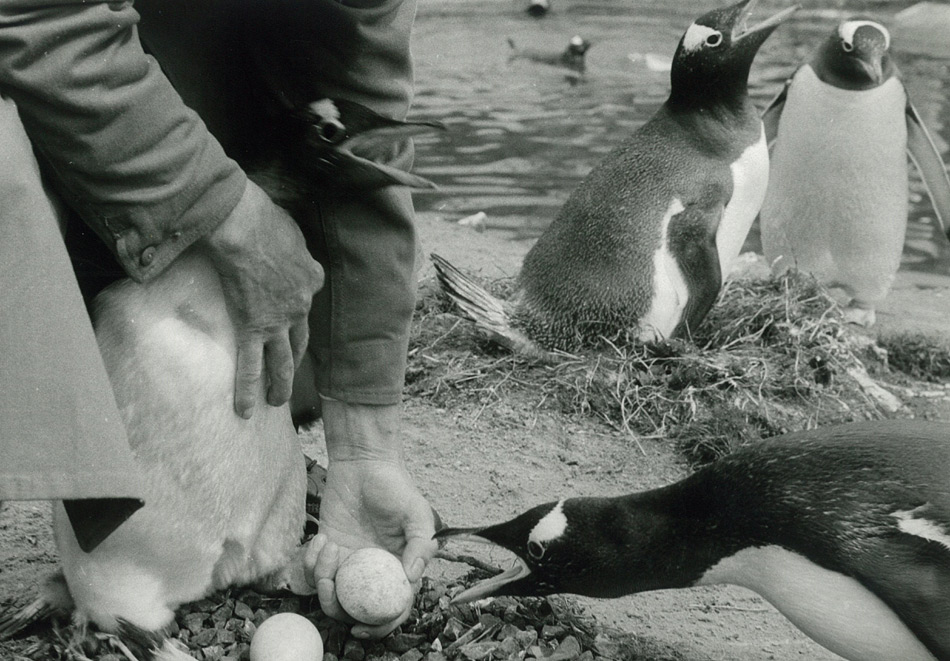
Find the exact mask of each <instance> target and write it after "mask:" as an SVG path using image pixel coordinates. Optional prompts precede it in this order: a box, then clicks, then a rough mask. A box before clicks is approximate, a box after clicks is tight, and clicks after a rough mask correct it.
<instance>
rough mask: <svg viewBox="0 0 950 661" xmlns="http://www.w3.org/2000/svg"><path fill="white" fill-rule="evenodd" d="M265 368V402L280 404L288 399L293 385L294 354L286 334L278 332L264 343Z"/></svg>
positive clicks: (272, 404)
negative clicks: (266, 385) (266, 383)
mask: <svg viewBox="0 0 950 661" xmlns="http://www.w3.org/2000/svg"><path fill="white" fill-rule="evenodd" d="M264 362H265V368H266V370H267V382H268V387H267V403H268V404H270V405H271V406H281V405H282V404H285V403H286V402H287V400H289V399H290V393H291V391H292V390H293V387H294V365H295V359H294V354H293V351H292V349H291V346H290V341H289V339H288V337H287V336H286V335H283V334H280V335H278V336H276V337H274V338H272V339H270V340H268V342H267V344H265V345H264Z"/></svg>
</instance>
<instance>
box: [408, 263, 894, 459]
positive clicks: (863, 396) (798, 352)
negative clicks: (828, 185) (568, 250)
mask: <svg viewBox="0 0 950 661" xmlns="http://www.w3.org/2000/svg"><path fill="white" fill-rule="evenodd" d="M482 284H484V286H486V288H488V289H489V290H490V291H491V292H492V293H493V294H495V295H497V296H499V297H500V298H505V296H506V295H507V294H509V293H510V292H511V290H512V289H513V282H512V281H511V280H502V281H494V282H484V283H482ZM409 357H410V362H409V368H408V371H407V385H408V390H409V393H410V394H411V395H412V396H416V397H428V398H430V399H431V400H432V401H434V402H435V403H437V404H439V405H443V406H447V407H448V406H458V405H461V404H464V403H467V402H471V401H473V400H475V401H477V402H478V405H479V406H480V410H481V409H484V408H486V407H490V406H492V405H493V404H494V403H497V402H500V401H501V400H506V399H507V400H517V401H521V402H524V403H526V404H527V405H528V406H533V407H538V408H549V409H554V410H558V411H560V412H562V413H567V414H570V415H587V416H593V417H595V418H597V419H599V420H601V421H603V422H604V423H606V424H608V425H610V426H611V427H612V428H614V429H616V430H618V431H621V432H627V433H632V434H633V435H635V437H667V438H669V439H671V440H672V441H674V442H675V443H676V444H677V446H678V447H679V449H680V450H681V451H682V452H683V454H684V455H685V456H686V458H687V459H688V460H689V461H690V462H691V463H693V464H695V465H698V464H703V463H706V462H709V461H712V460H714V459H716V458H718V457H720V456H723V455H724V454H727V453H729V452H730V451H732V450H733V449H735V448H736V447H737V446H738V445H741V444H744V443H747V442H749V441H752V440H757V439H760V438H764V437H768V436H772V435H775V434H779V433H784V432H787V431H794V430H799V429H804V428H810V427H814V426H818V425H825V424H831V423H836V422H844V421H850V420H859V419H875V418H881V417H887V416H892V415H895V414H897V413H898V411H900V410H901V403H900V402H899V401H896V398H894V397H893V395H891V394H890V393H889V392H887V391H886V390H884V389H883V388H881V387H880V386H879V385H878V384H877V383H876V382H875V381H874V380H873V379H872V378H871V377H870V376H868V370H867V367H866V365H868V366H870V367H871V369H872V371H875V372H877V373H882V372H886V370H887V365H886V352H885V351H882V350H881V349H880V348H878V347H877V346H876V345H875V344H874V343H873V342H871V341H869V340H868V339H867V338H865V337H863V336H861V335H860V334H858V333H855V332H852V331H851V330H849V329H848V327H847V325H846V322H845V321H844V320H843V318H842V314H841V310H840V308H839V306H838V305H837V303H836V302H835V300H834V299H833V298H832V296H831V295H830V294H829V293H828V291H827V290H826V289H825V288H824V287H822V286H821V285H820V284H819V283H818V282H817V281H816V280H815V279H814V278H812V277H811V276H808V275H805V274H801V273H795V272H792V273H789V274H787V275H785V276H781V277H776V278H772V279H735V280H731V281H729V282H727V284H726V286H725V287H724V288H723V290H722V292H721V293H720V296H719V299H718V301H717V303H716V305H715V306H714V307H713V309H712V310H711V312H710V313H709V315H708V316H707V318H706V319H705V321H704V322H703V324H702V326H701V327H700V328H699V329H698V331H697V332H696V333H695V336H694V337H693V338H691V339H690V340H670V341H661V342H654V343H642V342H637V341H635V340H632V339H630V338H623V337H620V338H617V337H615V338H600V339H599V340H598V341H597V342H595V343H593V344H592V345H591V346H589V347H586V348H584V349H583V350H582V351H579V352H577V353H576V354H559V355H557V357H556V359H555V360H552V361H548V360H532V359H529V358H526V357H524V356H519V355H512V354H510V353H507V352H505V351H504V350H502V349H500V348H499V347H497V346H496V345H494V344H492V343H491V342H490V341H488V340H487V339H484V338H483V337H481V336H480V335H479V333H478V331H477V329H475V327H474V325H473V324H472V323H470V322H468V321H467V320H463V319H461V318H460V317H458V316H457V313H456V311H455V310H454V309H453V308H452V306H451V303H449V301H448V300H447V299H446V298H445V296H444V295H443V294H442V293H441V291H440V290H439V288H438V285H437V284H436V283H435V282H434V281H433V282H427V283H425V285H424V286H423V288H422V295H421V296H420V300H419V303H418V305H417V310H416V318H415V323H414V326H413V333H412V336H411V339H410V351H409Z"/></svg>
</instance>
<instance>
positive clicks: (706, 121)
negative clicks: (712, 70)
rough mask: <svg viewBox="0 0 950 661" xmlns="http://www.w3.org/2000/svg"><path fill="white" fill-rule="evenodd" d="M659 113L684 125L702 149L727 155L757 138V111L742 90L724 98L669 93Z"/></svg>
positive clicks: (736, 152) (734, 155)
mask: <svg viewBox="0 0 950 661" xmlns="http://www.w3.org/2000/svg"><path fill="white" fill-rule="evenodd" d="M659 114H661V115H665V116H667V117H668V118H669V119H671V120H672V121H674V122H676V123H677V124H679V125H680V126H682V127H684V128H685V129H686V131H687V132H688V133H689V134H690V135H692V136H693V137H694V139H695V140H696V141H697V142H698V143H701V144H702V145H703V148H704V149H705V150H707V151H709V152H711V153H714V154H722V155H725V156H728V157H729V158H735V157H737V156H738V155H739V154H740V153H741V152H742V151H743V150H744V149H745V148H746V147H748V146H749V145H751V144H753V143H754V142H755V141H756V140H758V139H759V134H760V132H761V128H760V126H761V120H760V118H759V114H758V112H757V111H756V108H755V105H754V104H753V103H752V101H751V100H750V99H749V97H748V95H747V94H745V93H743V94H740V95H735V96H731V97H729V98H728V99H711V98H709V97H707V98H703V99H696V98H694V97H692V96H691V95H690V97H688V98H676V97H674V96H673V95H671V96H670V98H669V100H667V102H666V104H664V106H663V108H662V109H661V111H660V113H659ZM743 135H744V137H745V140H743V138H742V137H740V136H743ZM737 149H738V151H736V150H737Z"/></svg>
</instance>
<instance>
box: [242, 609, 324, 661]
mask: <svg viewBox="0 0 950 661" xmlns="http://www.w3.org/2000/svg"><path fill="white" fill-rule="evenodd" d="M322 659H323V639H322V638H320V632H319V631H317V628H316V627H315V626H313V623H312V622H311V621H310V620H308V619H307V618H305V617H303V616H302V615H297V614H296V613H278V614H277V615H271V616H270V617H269V618H267V619H266V620H264V621H263V622H261V626H259V627H258V628H257V631H255V632H254V637H253V638H252V639H251V661H322Z"/></svg>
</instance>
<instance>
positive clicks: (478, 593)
mask: <svg viewBox="0 0 950 661" xmlns="http://www.w3.org/2000/svg"><path fill="white" fill-rule="evenodd" d="M494 527H495V526H490V527H482V528H443V529H442V530H439V531H438V532H436V533H435V536H434V539H437V540H442V539H445V538H446V537H456V538H459V539H463V540H466V541H470V542H477V543H479V544H492V545H497V542H495V541H493V540H491V539H488V538H487V537H483V536H482V535H481V533H483V532H485V531H488V530H491V529H492V528H494ZM499 546H500V545H499ZM509 550H510V549H509ZM530 575H531V568H530V567H529V566H528V564H527V563H526V562H525V561H524V560H523V559H522V558H521V557H520V556H519V555H517V554H515V559H514V561H513V562H512V564H511V567H509V568H508V569H506V570H505V571H503V572H502V573H500V574H498V575H497V576H492V577H491V578H486V579H484V580H482V581H479V582H478V583H476V584H475V585H473V586H471V587H470V588H467V589H466V590H463V591H462V592H460V593H458V594H457V595H455V597H453V598H452V603H453V604H465V603H468V602H470V601H477V600H478V599H484V598H486V597H493V596H495V595H496V594H498V593H499V592H501V591H502V590H504V593H505V594H519V593H521V590H518V589H517V588H515V589H512V585H513V584H515V583H518V582H521V581H524V580H525V579H527V578H528V577H529V576H530Z"/></svg>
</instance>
